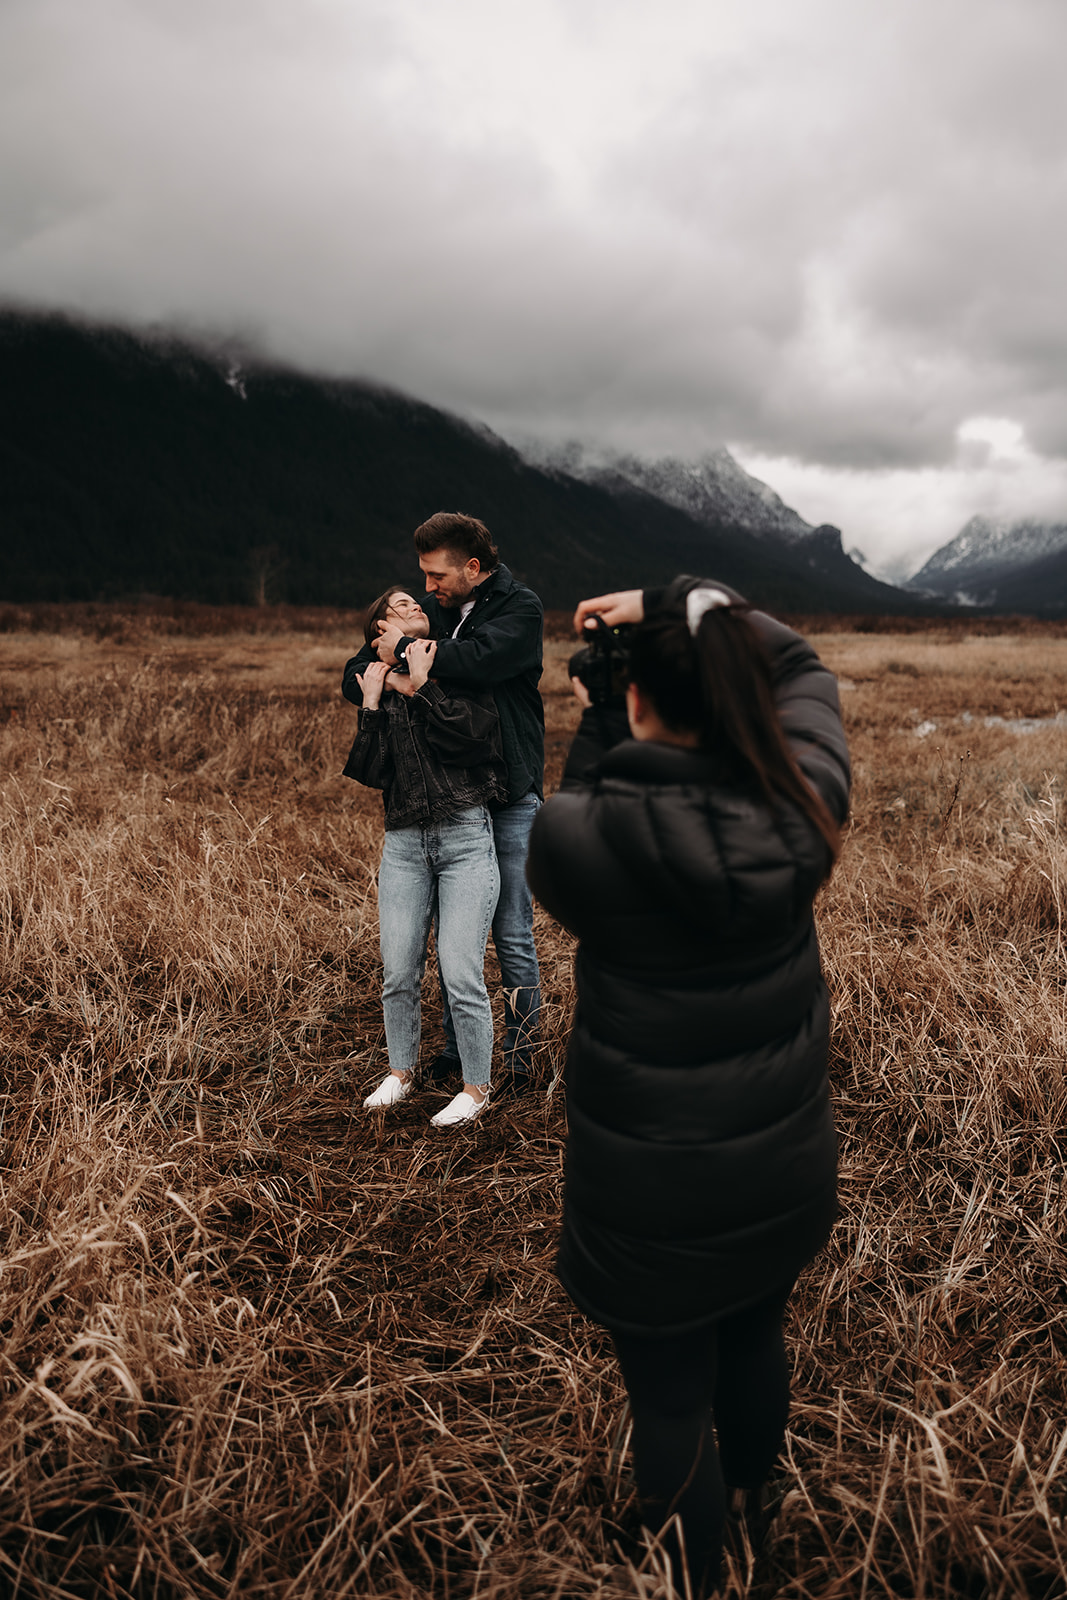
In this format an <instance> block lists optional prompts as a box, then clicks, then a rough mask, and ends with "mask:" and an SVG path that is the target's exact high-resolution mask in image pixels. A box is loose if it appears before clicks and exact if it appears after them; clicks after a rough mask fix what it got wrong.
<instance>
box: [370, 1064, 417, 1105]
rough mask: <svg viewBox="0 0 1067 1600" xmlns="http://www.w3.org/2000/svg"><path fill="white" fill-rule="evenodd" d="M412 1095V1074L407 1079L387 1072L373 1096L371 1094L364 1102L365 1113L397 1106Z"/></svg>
mask: <svg viewBox="0 0 1067 1600" xmlns="http://www.w3.org/2000/svg"><path fill="white" fill-rule="evenodd" d="M410 1093H411V1074H410V1073H408V1075H407V1077H406V1078H398V1077H397V1075H396V1073H395V1072H387V1073H386V1075H385V1077H384V1078H383V1079H382V1081H381V1083H380V1084H379V1085H378V1087H377V1088H376V1089H375V1091H374V1093H373V1094H369V1095H368V1096H367V1098H366V1099H365V1100H364V1102H363V1109H364V1111H381V1110H382V1109H383V1108H384V1107H386V1106H395V1105H398V1104H399V1103H400V1101H401V1100H403V1099H404V1097H405V1095H409V1094H410Z"/></svg>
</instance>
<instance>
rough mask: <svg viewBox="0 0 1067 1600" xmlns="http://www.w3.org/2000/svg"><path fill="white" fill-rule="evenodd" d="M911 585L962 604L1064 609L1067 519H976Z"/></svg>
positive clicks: (1053, 611)
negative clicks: (1044, 520)
mask: <svg viewBox="0 0 1067 1600" xmlns="http://www.w3.org/2000/svg"><path fill="white" fill-rule="evenodd" d="M910 587H912V588H913V589H915V590H917V591H918V592H920V593H922V594H925V595H928V596H930V597H937V598H943V599H947V600H953V601H955V602H956V603H957V604H962V605H974V606H982V607H987V608H988V607H995V608H996V609H997V610H999V611H1026V612H1039V613H1040V612H1046V613H1049V614H1059V613H1062V612H1063V611H1064V610H1065V609H1067V522H1040V521H1038V520H1037V519H1035V518H1032V517H1026V518H1019V519H1016V520H1012V519H1011V518H1009V517H986V516H975V517H972V518H971V519H970V521H969V522H967V523H965V524H964V526H963V527H962V528H961V529H960V531H959V533H958V534H957V535H956V537H955V538H954V539H951V540H950V541H949V542H948V544H945V545H942V546H941V548H940V549H939V550H935V551H934V554H933V555H932V556H931V557H930V559H929V561H927V562H926V564H925V565H924V566H922V567H920V568H919V570H918V572H916V573H915V575H914V576H913V577H912V579H911V581H910Z"/></svg>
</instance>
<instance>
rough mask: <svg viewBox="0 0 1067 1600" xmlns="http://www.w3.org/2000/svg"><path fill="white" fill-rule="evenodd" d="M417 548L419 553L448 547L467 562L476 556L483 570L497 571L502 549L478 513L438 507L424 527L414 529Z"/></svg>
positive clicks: (427, 552) (463, 563) (423, 554)
mask: <svg viewBox="0 0 1067 1600" xmlns="http://www.w3.org/2000/svg"><path fill="white" fill-rule="evenodd" d="M415 549H416V550H417V551H418V553H419V555H420V556H428V555H430V554H431V553H432V552H433V551H434V550H447V551H448V553H449V555H452V556H456V557H457V559H458V564H459V565H460V566H464V565H465V564H466V563H467V562H468V561H471V560H473V559H474V557H475V556H476V557H477V558H478V565H479V566H480V567H481V569H482V571H483V572H495V571H496V569H497V567H498V566H499V565H500V552H499V551H498V550H497V547H496V545H495V544H494V543H493V540H492V537H491V535H490V533H489V529H488V528H487V527H486V525H485V523H484V522H479V521H478V518H477V517H468V516H467V514H466V512H464V511H435V512H434V514H433V516H432V517H429V518H428V519H427V521H425V522H424V523H423V524H422V525H421V527H418V528H416V529H415Z"/></svg>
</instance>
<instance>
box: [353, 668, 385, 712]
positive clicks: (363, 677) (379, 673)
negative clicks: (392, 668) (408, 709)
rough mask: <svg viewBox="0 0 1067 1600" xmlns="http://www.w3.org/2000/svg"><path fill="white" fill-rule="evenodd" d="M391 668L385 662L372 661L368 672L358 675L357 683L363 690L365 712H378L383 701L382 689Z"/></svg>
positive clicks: (358, 673)
mask: <svg viewBox="0 0 1067 1600" xmlns="http://www.w3.org/2000/svg"><path fill="white" fill-rule="evenodd" d="M388 671H389V668H388V667H387V666H386V665H385V663H384V662H383V661H372V662H371V663H370V665H369V666H368V668H367V670H366V672H357V673H356V682H357V683H358V684H359V686H360V688H361V689H362V690H363V709H364V711H377V709H378V707H379V705H380V704H381V699H382V687H383V685H384V683H385V678H386V674H387V673H388Z"/></svg>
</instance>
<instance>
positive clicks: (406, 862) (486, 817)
mask: <svg viewBox="0 0 1067 1600" xmlns="http://www.w3.org/2000/svg"><path fill="white" fill-rule="evenodd" d="M499 894H500V873H499V871H498V869H497V860H496V846H495V844H494V839H493V820H492V817H491V816H490V814H489V811H488V809H487V807H485V806H471V807H470V808H469V809H468V810H466V811H459V812H457V813H456V815H455V816H454V817H449V818H448V820H447V821H445V822H439V823H432V824H429V825H427V826H426V827H423V828H396V829H393V830H388V831H387V832H386V835H385V848H384V850H383V851H382V864H381V867H380V869H379V872H378V921H379V927H380V932H381V950H382V967H383V968H384V981H383V984H382V1006H383V1009H384V1011H385V1042H386V1046H387V1048H388V1051H389V1066H390V1069H391V1070H392V1071H393V1072H410V1071H411V1070H412V1069H413V1067H414V1066H415V1065H416V1063H417V1061H418V1057H419V1039H420V1036H421V1032H422V974H423V969H424V967H425V965H426V941H427V938H428V936H429V932H430V925H431V923H432V922H433V918H434V913H435V911H436V912H437V915H438V922H437V956H438V960H439V962H440V966H441V981H442V983H443V985H444V988H445V992H446V993H447V995H448V1003H449V1009H450V1011H451V1013H452V1018H453V1023H454V1026H455V1030H456V1044H457V1045H458V1047H459V1059H460V1062H461V1064H462V1067H463V1081H464V1083H473V1084H478V1085H482V1084H487V1083H488V1082H489V1075H490V1066H491V1063H492V1058H493V1013H492V1010H491V1008H490V1005H489V996H488V994H487V993H486V988H485V972H484V968H485V942H486V940H487V938H488V937H489V929H490V927H491V926H492V922H493V913H494V912H495V911H496V903H497V898H498V896H499Z"/></svg>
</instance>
